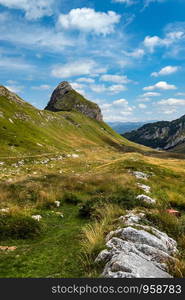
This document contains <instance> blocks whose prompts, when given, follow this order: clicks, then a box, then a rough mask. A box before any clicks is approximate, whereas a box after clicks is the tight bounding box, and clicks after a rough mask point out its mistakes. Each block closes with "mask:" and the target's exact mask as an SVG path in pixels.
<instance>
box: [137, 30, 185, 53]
mask: <svg viewBox="0 0 185 300" xmlns="http://www.w3.org/2000/svg"><path fill="white" fill-rule="evenodd" d="M184 37H185V33H184V31H182V30H178V31H177V30H175V31H170V32H167V33H166V34H165V37H164V38H160V37H158V36H157V35H155V36H146V37H145V39H144V42H143V44H144V46H145V48H146V49H147V50H148V51H149V52H150V53H153V52H154V50H155V48H157V47H169V46H170V45H172V44H174V43H177V42H178V41H180V40H182V39H183V38H184Z"/></svg>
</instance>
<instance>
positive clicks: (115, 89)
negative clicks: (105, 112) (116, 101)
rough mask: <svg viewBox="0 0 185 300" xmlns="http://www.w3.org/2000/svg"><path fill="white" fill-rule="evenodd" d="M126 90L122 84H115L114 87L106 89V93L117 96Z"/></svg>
mask: <svg viewBox="0 0 185 300" xmlns="http://www.w3.org/2000/svg"><path fill="white" fill-rule="evenodd" d="M126 89H127V88H126V87H125V86H124V85H122V84H115V85H111V86H110V87H108V91H110V92H111V93H112V94H117V93H120V92H122V91H126Z"/></svg>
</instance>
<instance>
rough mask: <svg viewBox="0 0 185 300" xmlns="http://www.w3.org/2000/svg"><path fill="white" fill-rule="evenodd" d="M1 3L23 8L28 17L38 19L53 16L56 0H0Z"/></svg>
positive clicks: (9, 6) (10, 6)
mask: <svg viewBox="0 0 185 300" xmlns="http://www.w3.org/2000/svg"><path fill="white" fill-rule="evenodd" d="M0 5H3V6H6V7H8V8H13V9H21V10H23V11H24V12H25V17H26V18H27V19H30V20H31V19H38V18H41V17H43V16H51V15H52V13H53V9H52V7H53V5H54V0H0Z"/></svg>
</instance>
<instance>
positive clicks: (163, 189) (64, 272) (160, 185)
mask: <svg viewBox="0 0 185 300" xmlns="http://www.w3.org/2000/svg"><path fill="white" fill-rule="evenodd" d="M5 91H6V93H8V95H6V96H1V97H0V101H1V102H0V104H1V108H0V111H2V112H3V116H4V117H1V118H0V130H1V133H2V135H1V139H0V144H1V150H0V180H1V182H0V234H1V242H0V269H1V273H0V276H1V277H6V278H10V277H21V278H23V277H36V278H38V277H44V278H50V277H51V278H61V277H64V278H79V277H101V276H103V275H102V274H103V270H104V267H105V265H106V263H107V262H105V261H99V262H97V261H96V258H97V257H98V256H99V254H100V253H101V251H102V250H104V249H105V248H107V246H106V236H107V235H108V234H109V233H110V232H111V231H115V230H117V228H118V227H120V226H121V228H123V229H124V228H128V226H127V223H126V222H125V223H120V217H121V216H122V217H124V216H126V215H127V214H128V213H133V214H136V215H137V214H138V213H143V214H144V215H145V217H144V221H143V223H142V224H140V225H138V224H136V225H132V226H134V228H135V229H137V230H139V226H149V227H150V229H149V232H150V231H151V228H152V227H154V228H156V229H157V230H159V231H161V232H164V233H166V234H167V235H168V236H169V238H171V239H174V240H175V241H176V242H177V245H176V246H177V249H178V252H175V254H174V257H175V259H172V260H170V261H169V262H168V263H167V262H166V261H165V270H166V271H165V272H167V273H168V274H170V275H166V276H174V277H183V276H184V275H185V257H184V249H185V214H184V209H185V200H184V193H185V179H184V178H185V176H184V173H185V171H184V170H185V160H184V158H183V154H182V155H181V154H173V153H167V152H164V151H156V150H154V149H151V148H148V147H145V146H141V145H138V144H135V143H133V142H129V141H128V140H126V139H125V138H123V137H121V136H120V135H119V134H117V133H115V132H114V131H113V130H112V129H111V128H110V127H109V126H108V125H107V124H106V123H104V122H103V121H99V120H96V119H93V118H90V117H88V116H86V115H85V114H84V113H80V112H78V111H59V112H50V111H39V110H37V109H36V108H34V107H32V106H30V105H29V104H28V103H26V102H22V101H23V100H21V104H20V103H18V102H17V101H16V100H15V98H14V95H12V94H11V92H9V91H8V90H5ZM12 97H13V98H12ZM10 98H11V99H10ZM18 112H19V114H18ZM17 114H18V115H19V117H16V116H17ZM25 114H26V116H27V117H26V119H25V118H24V119H23V117H22V116H25ZM15 115H16V116H15ZM10 119H11V120H12V121H10ZM28 120H29V121H28ZM12 122H13V123H12ZM4 127H6V129H4ZM5 130H6V134H5V133H4V132H5ZM40 145H42V146H40ZM138 174H140V177H138ZM136 175H137V176H136ZM145 177H146V178H145ZM143 185H144V186H148V187H149V188H150V189H149V193H145V191H143ZM145 189H146V187H145ZM143 194H144V195H145V196H148V197H149V198H150V199H154V200H155V203H147V202H145V201H144V200H142V199H140V198H141V197H140V198H138V196H141V195H143ZM145 198H146V197H145ZM171 209H173V210H175V211H177V212H178V213H179V215H178V217H177V216H176V215H173V214H170V213H169V212H168V211H169V210H171ZM149 232H148V234H149ZM161 234H162V233H161ZM174 248H175V247H174ZM153 251H154V250H153ZM162 259H163V256H161V260H162ZM123 267H124V266H123V265H122V266H121V267H120V266H119V268H122V269H123ZM155 267H156V266H155ZM163 267H164V266H163ZM119 268H118V269H119ZM157 268H158V269H160V270H161V266H159V265H158V266H157ZM111 270H112V269H111ZM120 270H121V269H119V271H120ZM155 270H156V269H155ZM158 271H159V270H158ZM111 272H112V271H111ZM116 272H117V271H115V274H114V276H115V277H116V276H118V274H117V273H116ZM113 273H114V272H113ZM167 273H157V274H162V276H164V274H167ZM132 274H133V275H132V276H136V275H135V273H132ZM147 274H148V273H147ZM109 275H110V274H109ZM111 276H112V275H110V277H111ZM119 276H120V275H119ZM121 276H122V277H123V278H124V276H128V274H127V275H125V273H124V272H123V273H122V275H121ZM138 276H140V277H142V273H141V274H139V275H138ZM153 276H154V277H155V274H153Z"/></svg>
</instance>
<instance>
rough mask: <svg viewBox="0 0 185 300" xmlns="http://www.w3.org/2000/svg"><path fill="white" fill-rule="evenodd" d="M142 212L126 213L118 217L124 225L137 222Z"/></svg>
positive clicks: (142, 214)
mask: <svg viewBox="0 0 185 300" xmlns="http://www.w3.org/2000/svg"><path fill="white" fill-rule="evenodd" d="M144 216H145V214H144V213H137V214H136V213H132V212H130V213H128V214H127V215H125V216H121V217H120V218H119V220H120V221H122V222H123V223H124V224H125V225H133V224H137V223H139V221H141V220H142V219H143V218H144Z"/></svg>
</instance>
